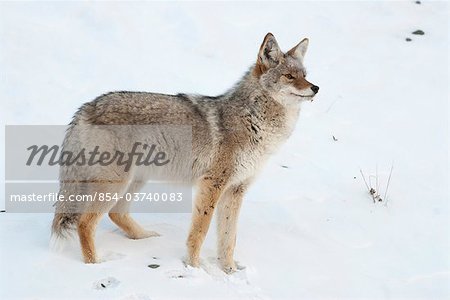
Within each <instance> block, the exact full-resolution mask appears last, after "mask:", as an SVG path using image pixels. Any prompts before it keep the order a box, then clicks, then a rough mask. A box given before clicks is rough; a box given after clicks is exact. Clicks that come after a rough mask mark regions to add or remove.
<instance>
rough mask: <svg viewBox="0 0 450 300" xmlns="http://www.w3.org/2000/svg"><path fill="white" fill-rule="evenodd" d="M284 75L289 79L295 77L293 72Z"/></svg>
mask: <svg viewBox="0 0 450 300" xmlns="http://www.w3.org/2000/svg"><path fill="white" fill-rule="evenodd" d="M284 77H286V78H287V79H289V80H292V79H294V76H292V75H291V74H284Z"/></svg>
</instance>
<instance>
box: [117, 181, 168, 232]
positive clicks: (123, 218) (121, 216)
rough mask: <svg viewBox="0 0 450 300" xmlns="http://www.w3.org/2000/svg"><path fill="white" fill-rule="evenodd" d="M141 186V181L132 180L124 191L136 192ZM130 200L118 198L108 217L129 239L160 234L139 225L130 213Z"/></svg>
mask: <svg viewBox="0 0 450 300" xmlns="http://www.w3.org/2000/svg"><path fill="white" fill-rule="evenodd" d="M142 186H143V183H141V182H133V183H132V184H131V185H130V187H129V188H128V190H127V192H126V193H130V194H133V193H135V192H138V191H139V190H140V189H141V188H142ZM130 204H131V202H130V201H127V200H126V199H125V197H124V198H123V199H120V200H119V202H117V204H116V205H115V206H114V207H113V208H112V209H111V210H110V212H109V214H108V215H109V218H110V219H111V220H112V221H113V222H114V223H115V224H116V225H117V226H118V227H119V228H120V229H122V230H123V231H124V232H125V233H126V235H127V236H128V237H129V238H130V239H134V240H138V239H144V238H148V237H153V236H160V234H159V233H157V232H155V231H150V230H145V229H144V228H143V227H142V226H141V225H139V224H138V223H137V222H136V221H135V220H134V219H133V218H132V217H131V215H130V213H129V210H130Z"/></svg>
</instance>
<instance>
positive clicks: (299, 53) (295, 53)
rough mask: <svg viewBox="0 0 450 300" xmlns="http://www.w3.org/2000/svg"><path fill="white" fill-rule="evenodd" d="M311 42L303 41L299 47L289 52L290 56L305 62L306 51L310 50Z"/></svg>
mask: <svg viewBox="0 0 450 300" xmlns="http://www.w3.org/2000/svg"><path fill="white" fill-rule="evenodd" d="M308 44H309V40H308V39H307V38H306V39H303V40H302V41H301V42H300V43H298V45H297V46H295V47H294V48H292V49H291V50H289V51H288V55H290V56H292V57H294V58H297V59H299V60H301V61H303V58H304V57H305V54H306V50H308Z"/></svg>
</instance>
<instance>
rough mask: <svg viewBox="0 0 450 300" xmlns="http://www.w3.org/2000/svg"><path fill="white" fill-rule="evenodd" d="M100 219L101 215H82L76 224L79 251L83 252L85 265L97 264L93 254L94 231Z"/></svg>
mask: <svg viewBox="0 0 450 300" xmlns="http://www.w3.org/2000/svg"><path fill="white" fill-rule="evenodd" d="M101 217H102V214H101V213H84V214H82V215H81V217H80V221H79V223H78V235H79V237H80V243H81V251H82V252H83V257H84V262H85V263H87V264H94V263H97V262H98V260H97V256H96V253H95V244H94V236H95V229H96V227H97V224H98V222H99V221H100V219H101Z"/></svg>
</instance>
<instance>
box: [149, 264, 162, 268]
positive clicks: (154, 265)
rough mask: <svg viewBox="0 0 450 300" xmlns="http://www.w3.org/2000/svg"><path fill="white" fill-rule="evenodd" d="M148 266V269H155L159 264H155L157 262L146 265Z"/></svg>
mask: <svg viewBox="0 0 450 300" xmlns="http://www.w3.org/2000/svg"><path fill="white" fill-rule="evenodd" d="M148 267H149V268H150V269H157V268H159V267H160V266H159V265H157V264H151V265H148Z"/></svg>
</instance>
